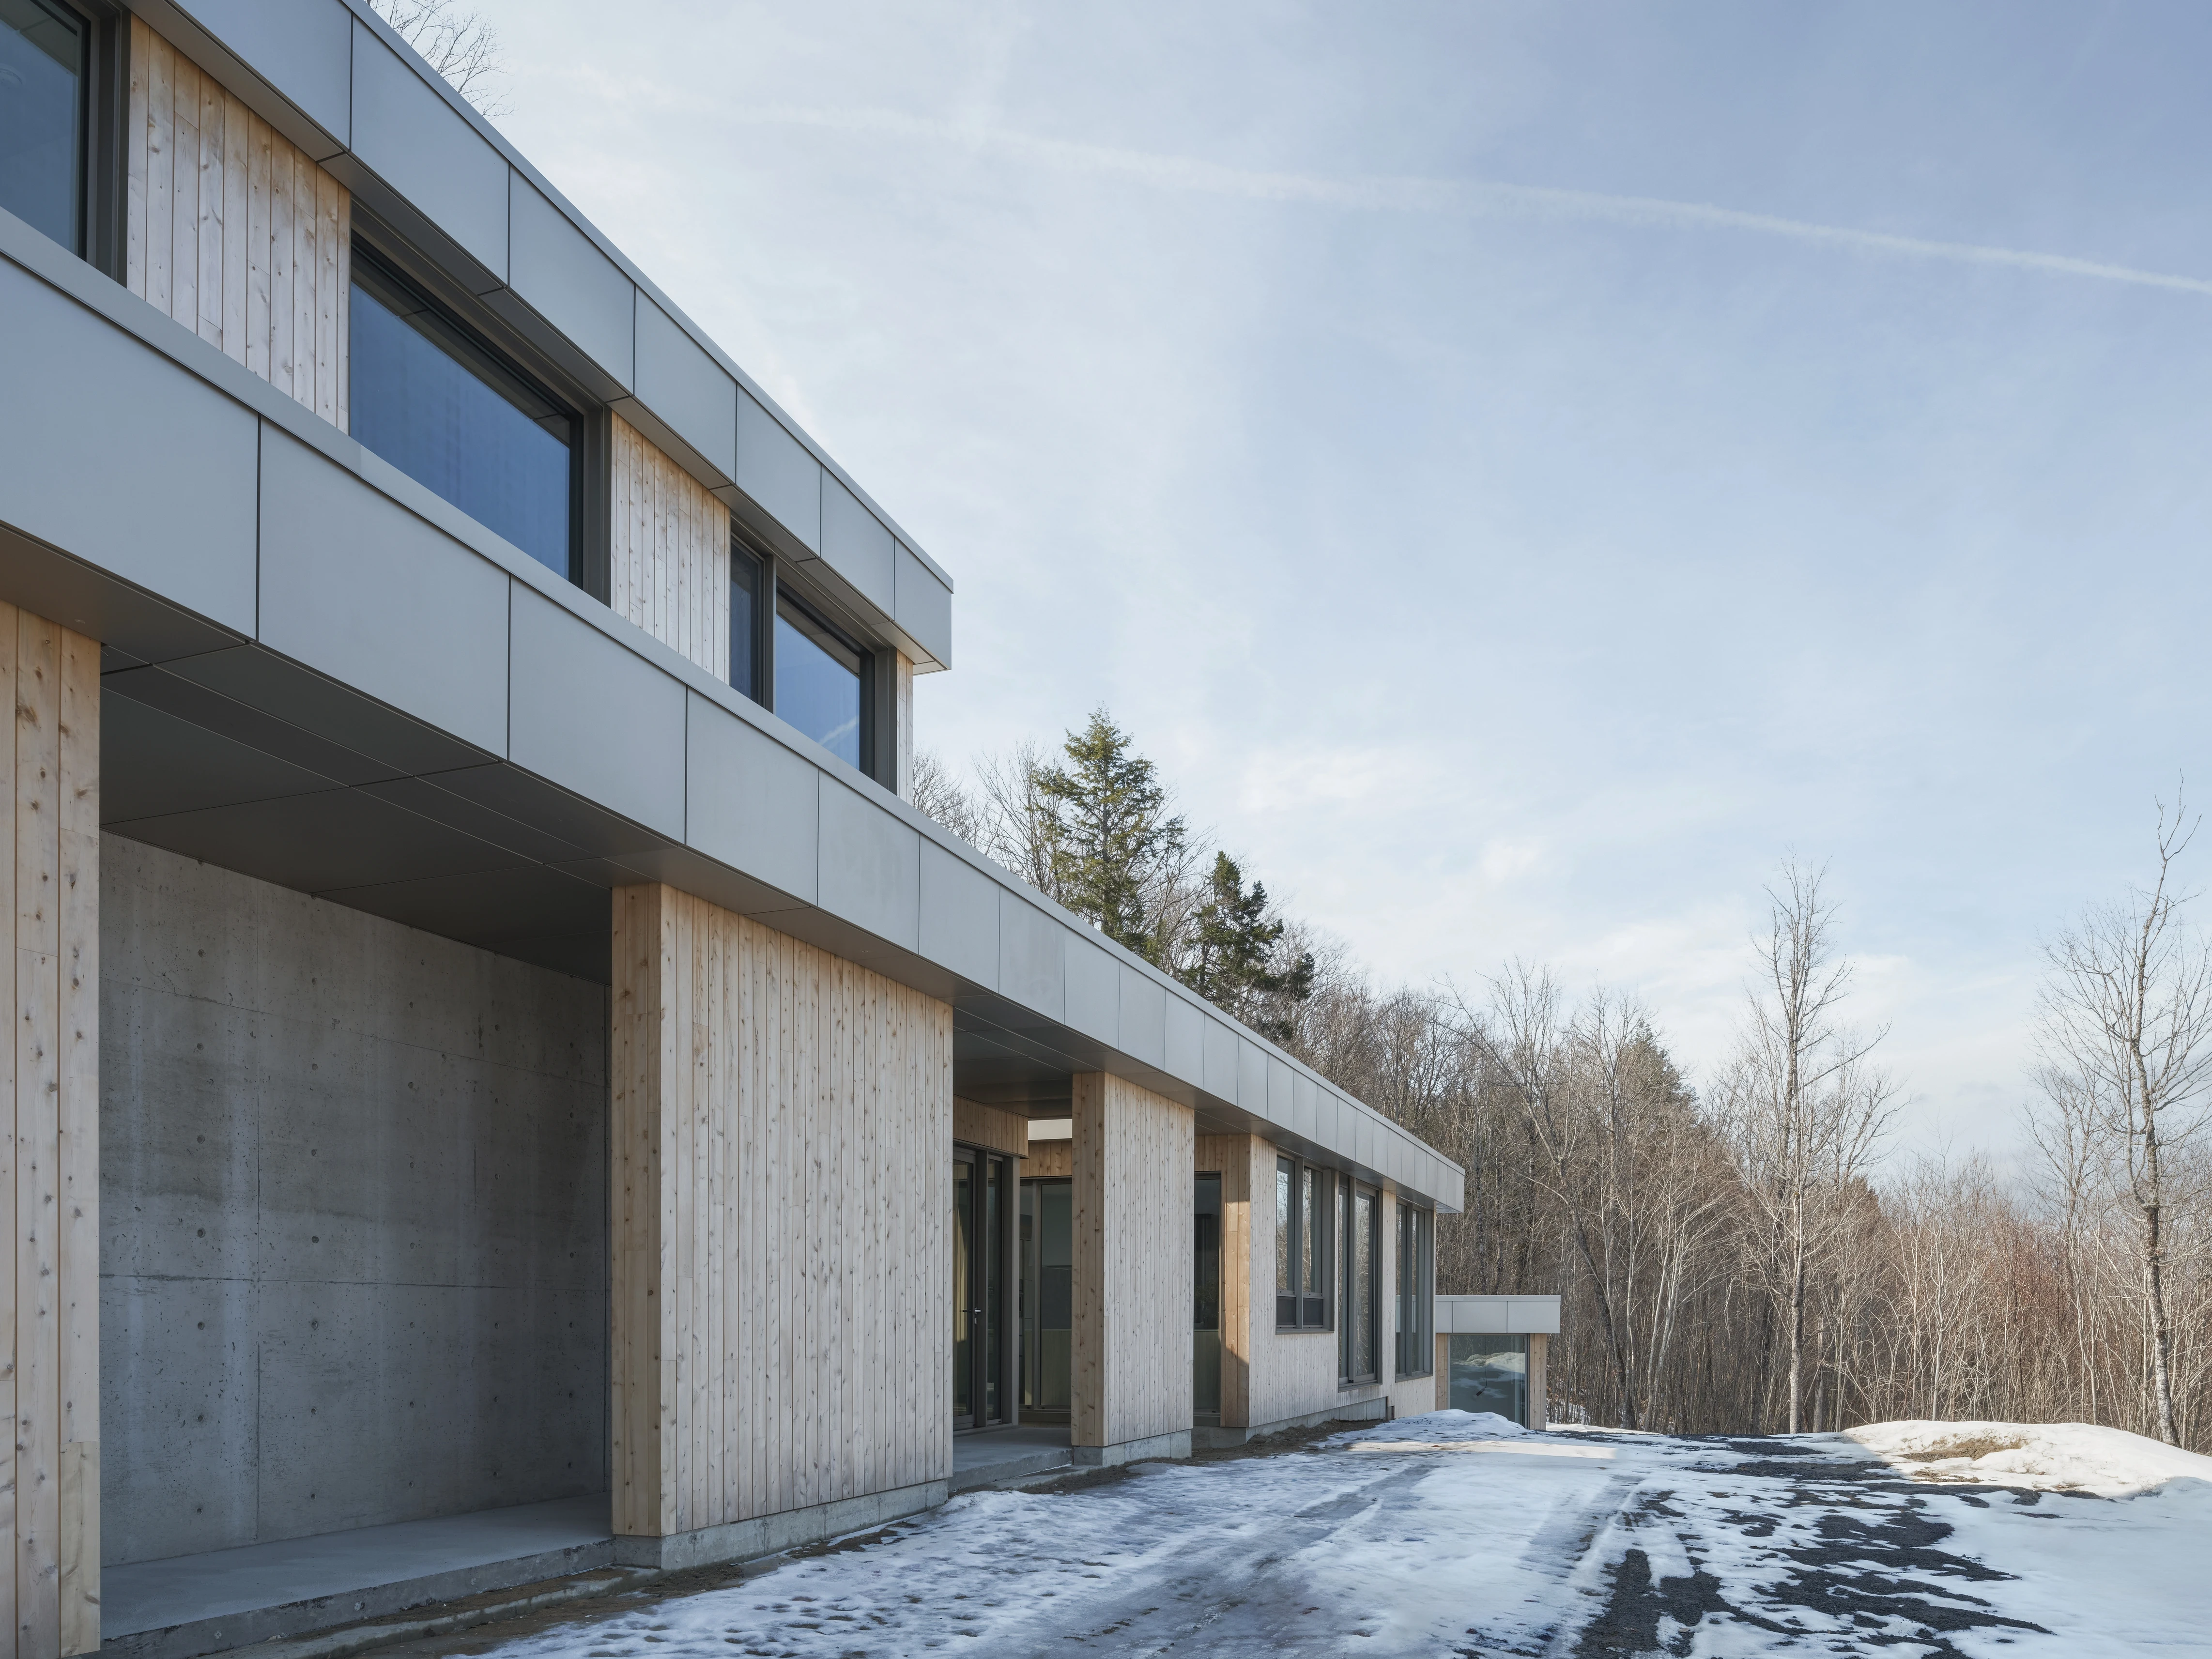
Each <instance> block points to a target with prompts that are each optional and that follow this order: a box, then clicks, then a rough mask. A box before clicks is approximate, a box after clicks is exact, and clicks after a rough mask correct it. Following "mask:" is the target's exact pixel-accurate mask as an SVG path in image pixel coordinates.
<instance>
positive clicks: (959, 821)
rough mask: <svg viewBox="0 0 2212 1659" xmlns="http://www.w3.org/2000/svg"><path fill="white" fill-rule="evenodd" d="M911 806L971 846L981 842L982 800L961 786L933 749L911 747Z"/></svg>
mask: <svg viewBox="0 0 2212 1659" xmlns="http://www.w3.org/2000/svg"><path fill="white" fill-rule="evenodd" d="M914 809H915V811H917V812H920V813H921V815H922V816H923V817H926V818H930V819H933V820H934V821H935V822H936V823H939V825H941V826H942V827H943V828H945V829H949V830H951V832H952V833H953V834H954V835H956V836H959V837H960V839H961V840H963V841H964V842H967V843H968V844H969V846H970V847H974V848H981V846H982V844H983V835H984V829H983V807H982V804H981V802H979V801H978V800H977V799H975V796H973V795H971V794H970V793H968V791H967V790H966V789H964V788H963V787H961V784H960V781H959V780H958V779H957V778H956V777H954V776H953V775H952V769H951V767H949V766H947V765H946V764H945V759H944V757H943V756H941V755H939V753H938V752H937V751H936V750H934V749H917V750H915V751H914Z"/></svg>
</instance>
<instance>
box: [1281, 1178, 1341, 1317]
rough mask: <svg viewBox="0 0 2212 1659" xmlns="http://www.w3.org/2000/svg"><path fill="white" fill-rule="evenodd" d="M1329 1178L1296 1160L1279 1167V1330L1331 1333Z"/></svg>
mask: <svg viewBox="0 0 2212 1659" xmlns="http://www.w3.org/2000/svg"><path fill="white" fill-rule="evenodd" d="M1329 1237H1330V1231H1329V1177H1328V1170H1317V1169H1316V1168H1314V1167H1313V1166H1312V1165H1311V1164H1301V1163H1299V1162H1298V1161H1297V1159H1295V1158H1279V1159H1277V1160H1276V1163H1275V1328H1277V1329H1278V1330H1285V1331H1290V1330H1301V1331H1320V1330H1327V1329H1328V1276H1329V1260H1330V1257H1329Z"/></svg>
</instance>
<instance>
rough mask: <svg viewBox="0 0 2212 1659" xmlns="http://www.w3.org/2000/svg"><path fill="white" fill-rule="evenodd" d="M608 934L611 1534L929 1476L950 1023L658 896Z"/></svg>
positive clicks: (635, 903)
mask: <svg viewBox="0 0 2212 1659" xmlns="http://www.w3.org/2000/svg"><path fill="white" fill-rule="evenodd" d="M614 936H615V938H614V961H615V987H614V1016H613V1018H614V1042H613V1047H612V1053H611V1066H612V1071H613V1112H614V1121H613V1136H612V1144H613V1146H614V1148H615V1158H614V1160H613V1164H612V1168H611V1182H612V1184H613V1188H614V1190H613V1193H612V1194H611V1206H612V1231H613V1248H614V1250H615V1255H616V1263H615V1273H614V1285H615V1297H614V1308H613V1326H614V1346H613V1354H614V1364H613V1389H614V1396H615V1397H614V1401H613V1402H612V1404H613V1410H612V1413H611V1419H612V1425H613V1431H612V1438H613V1454H614V1455H613V1479H614V1494H615V1497H614V1506H615V1523H614V1524H615V1530H616V1531H617V1533H620V1534H625V1535H631V1536H663V1537H665V1536H669V1535H671V1534H680V1533H685V1532H691V1531H695V1530H697V1529H698V1528H703V1527H714V1526H722V1525H726V1524H728V1523H730V1522H737V1521H744V1520H750V1519H754V1518H756V1517H757V1516H764V1515H773V1514H775V1513H778V1512H780V1511H781V1510H791V1509H799V1508H803V1507H806V1506H809V1505H812V1504H824V1503H831V1502H835V1501H836V1500H838V1499H840V1498H856V1497H861V1496H865V1495H866V1494H868V1493H871V1492H887V1491H890V1490H893V1489H896V1488H897V1487H901V1486H914V1485H917V1484H919V1483H921V1482H922V1481H926V1480H941V1479H943V1478H945V1475H947V1474H949V1473H950V1471H951V1461H952V1438H951V1421H952V1417H951V1413H952V1402H951V1368H950V1366H949V1364H947V1363H946V1361H947V1358H948V1356H947V1352H946V1347H947V1342H946V1332H947V1331H948V1330H949V1328H950V1327H951V1254H950V1252H951V1241H950V1237H949V1233H948V1231H947V1220H948V1214H947V1212H948V1209H949V1204H950V1193H949V1190H948V1187H947V1183H948V1182H949V1181H950V1179H951V1174H950V1170H949V1169H948V1167H947V1164H948V1158H947V1154H948V1152H949V1151H950V1148H951V1140H952V1019H951V1010H950V1009H949V1008H948V1007H947V1006H945V1004H943V1003H940V1002H938V1001H936V1000H934V999H933V998H929V997H927V996H924V995H922V994H921V993H919V992H916V991H912V990H908V988H906V987H903V986H900V985H897V984H896V983H894V982H893V981H890V980H887V979H885V978H884V977H883V976H882V975H878V974H874V973H871V972H870V971H868V970H867V969H864V968H860V967H858V966H856V965H854V963H848V962H845V961H842V960H841V959H840V958H838V957H834V956H831V955H830V954H829V952H827V951H822V950H818V949H817V948H816V947H814V946H812V945H805V944H802V943H801V942H799V940H797V939H792V938H790V937H788V936H787V935H785V934H782V933H776V932H775V931H774V930H773V929H771V928H768V927H763V926H761V925H760V924H759V923H757V922H755V921H750V920H748V919H746V918H744V917H742V916H738V915H732V913H731V912H729V911H726V910H724V909H721V908H719V907H718V906H715V905H714V904H710V903H708V902H706V901H704V900H702V899H697V898H694V897H692V896H690V895H688V894H684V893H681V892H678V890H675V889H673V888H671V887H665V886H659V885H642V886H635V887H626V888H622V889H619V890H617V892H616V894H615V897H614Z"/></svg>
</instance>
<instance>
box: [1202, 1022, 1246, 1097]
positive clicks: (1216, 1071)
mask: <svg viewBox="0 0 2212 1659" xmlns="http://www.w3.org/2000/svg"><path fill="white" fill-rule="evenodd" d="M1203 1018H1205V1020H1206V1093H1208V1094H1210V1095H1218V1096H1219V1097H1221V1098H1222V1099H1224V1100H1235V1099H1236V1098H1237V1045H1238V1044H1239V1043H1240V1042H1243V1039H1242V1038H1241V1037H1239V1036H1237V1028H1236V1027H1235V1026H1233V1025H1231V1024H1229V1023H1228V1022H1227V1021H1226V1020H1223V1019H1217V1018H1214V1017H1213V1016H1212V1014H1207V1015H1205V1016H1203Z"/></svg>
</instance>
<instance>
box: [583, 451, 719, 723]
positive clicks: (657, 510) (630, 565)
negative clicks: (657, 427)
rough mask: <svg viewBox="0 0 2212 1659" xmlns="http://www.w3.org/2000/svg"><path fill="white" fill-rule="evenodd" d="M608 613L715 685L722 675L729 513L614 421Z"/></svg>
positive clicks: (682, 473) (684, 474)
mask: <svg viewBox="0 0 2212 1659" xmlns="http://www.w3.org/2000/svg"><path fill="white" fill-rule="evenodd" d="M610 420H611V440H610V442H609V444H608V451H609V457H610V460H611V465H612V467H613V485H612V489H611V496H612V498H613V503H614V512H613V523H612V525H611V527H610V536H609V545H608V556H607V605H608V608H609V609H610V610H611V611H613V612H614V613H615V614H616V615H617V616H618V617H628V618H629V620H630V621H632V622H634V623H636V624H637V625H638V626H639V627H640V628H642V629H645V631H646V632H647V633H648V634H650V635H653V638H655V639H657V640H659V641H661V643H662V644H664V645H667V646H670V647H673V648H674V649H676V650H678V651H680V652H681V653H684V656H686V657H688V658H690V659H691V660H692V661H693V662H695V663H696V664H698V665H699V666H700V667H702V668H703V669H705V670H706V671H708V673H710V674H712V675H714V677H715V678H718V679H725V680H726V679H727V678H729V677H730V512H729V509H728V508H727V507H724V506H723V505H722V504H721V502H720V501H716V500H715V499H714V496H713V495H709V494H708V492H707V489H706V488H705V486H704V485H702V484H701V483H699V482H698V481H697V480H696V479H695V478H693V477H691V476H690V474H689V473H688V472H685V471H684V470H683V469H682V468H681V467H679V466H678V465H676V463H675V462H673V461H671V460H670V459H668V457H667V456H665V455H664V454H662V453H661V452H660V451H659V449H657V448H655V447H653V444H652V443H651V442H649V441H647V439H646V437H645V436H644V435H643V434H641V433H640V432H639V431H638V430H637V428H635V427H633V426H631V425H629V422H625V421H624V420H623V419H622V418H621V416H611V417H610Z"/></svg>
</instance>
